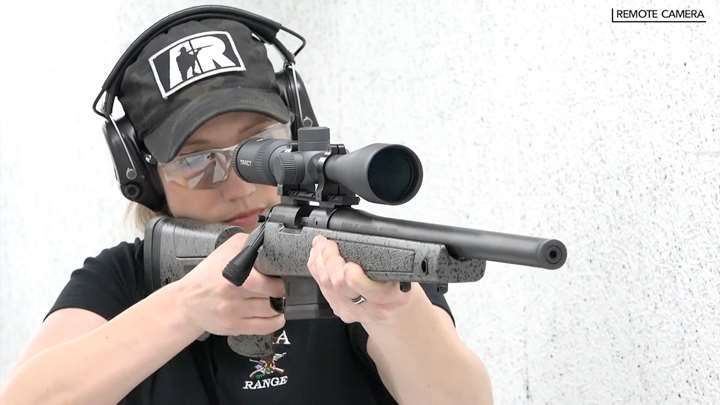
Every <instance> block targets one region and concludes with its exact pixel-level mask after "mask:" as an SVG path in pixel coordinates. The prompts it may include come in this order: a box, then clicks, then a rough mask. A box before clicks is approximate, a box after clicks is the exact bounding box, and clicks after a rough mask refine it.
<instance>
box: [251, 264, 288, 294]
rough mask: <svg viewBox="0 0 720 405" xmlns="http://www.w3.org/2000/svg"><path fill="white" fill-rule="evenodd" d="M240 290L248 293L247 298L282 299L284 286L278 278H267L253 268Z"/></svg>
mask: <svg viewBox="0 0 720 405" xmlns="http://www.w3.org/2000/svg"><path fill="white" fill-rule="evenodd" d="M242 288H243V289H245V290H246V292H249V293H250V294H249V296H258V297H284V296H285V295H286V293H285V284H284V283H283V281H282V279H281V278H279V277H269V276H266V275H264V274H262V273H260V272H259V271H257V270H255V268H253V269H252V270H251V271H250V275H249V276H248V278H247V279H245V282H244V283H243V284H242ZM253 294H254V295H253Z"/></svg>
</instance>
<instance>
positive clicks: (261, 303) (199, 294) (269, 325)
mask: <svg viewBox="0 0 720 405" xmlns="http://www.w3.org/2000/svg"><path fill="white" fill-rule="evenodd" d="M247 236H248V235H246V234H244V233H238V234H235V235H233V236H232V237H231V238H229V239H228V240H227V241H225V243H223V244H222V245H220V246H219V247H218V248H217V249H215V250H214V251H213V252H212V253H211V254H210V255H209V256H208V257H206V258H205V259H204V260H203V261H201V262H200V264H198V265H197V266H195V268H194V269H193V270H192V271H190V272H189V273H188V274H186V275H185V276H184V277H183V278H181V279H180V280H178V281H176V282H175V283H172V284H174V285H175V287H176V288H178V290H179V291H180V302H181V306H182V309H183V311H184V312H185V314H186V315H187V318H188V321H189V322H191V323H192V324H194V325H195V326H197V327H198V328H199V329H202V330H203V331H206V332H210V333H212V334H215V335H221V336H235V335H268V334H271V333H273V332H275V331H277V330H279V329H280V328H282V327H283V325H285V316H284V315H283V314H281V313H279V312H277V311H275V310H274V309H273V308H272V307H271V306H270V297H284V296H285V286H284V284H283V282H282V280H281V279H280V278H276V277H268V276H265V275H263V274H261V273H260V272H258V271H257V270H255V268H253V269H252V270H251V272H250V275H249V276H248V278H247V279H246V280H245V282H244V283H243V284H242V285H241V286H235V285H234V284H232V283H231V282H230V281H228V280H227V279H225V277H223V275H222V272H223V269H224V268H225V266H226V265H227V264H228V262H230V260H232V259H233V258H234V257H235V256H236V255H237V254H238V253H240V251H241V250H242V249H243V247H244V246H245V243H246V240H247ZM172 284H171V285H172Z"/></svg>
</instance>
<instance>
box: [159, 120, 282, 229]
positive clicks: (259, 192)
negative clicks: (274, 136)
mask: <svg viewBox="0 0 720 405" xmlns="http://www.w3.org/2000/svg"><path fill="white" fill-rule="evenodd" d="M273 122H274V121H273V120H272V119H270V118H269V117H267V116H265V115H262V114H257V113H249V112H231V113H225V114H221V115H219V116H217V117H215V118H212V119H211V120H209V121H207V122H206V123H205V124H203V125H202V126H201V127H200V128H198V129H197V130H196V131H195V132H194V133H193V134H192V136H191V137H190V138H188V140H187V141H185V144H184V145H183V147H182V149H180V152H179V153H178V156H182V155H185V154H188V153H192V152H199V151H204V150H208V149H216V148H224V147H228V146H233V145H236V144H238V143H240V142H241V141H242V140H243V139H246V138H248V137H249V136H251V135H253V134H256V133H257V132H258V130H259V129H260V128H263V127H267V126H268V125H269V124H271V123H273ZM176 159H177V158H176ZM159 171H160V178H161V180H162V183H163V188H164V189H165V196H166V198H167V203H168V208H169V209H170V213H171V214H172V215H173V216H175V217H183V218H189V219H195V220H199V221H203V222H208V223H232V224H234V225H237V226H240V227H242V228H243V230H244V231H245V232H250V231H251V230H252V229H253V228H254V227H255V226H256V225H257V215H258V214H262V213H265V214H266V213H267V210H268V209H269V208H270V207H272V206H273V205H275V204H278V203H279V202H280V197H279V196H278V194H277V187H275V186H268V185H260V184H252V183H247V182H245V181H244V180H242V179H241V178H240V177H238V175H237V174H235V171H234V170H232V168H231V169H230V173H229V174H228V178H227V180H225V181H224V182H221V183H219V184H216V185H215V187H214V188H211V189H189V188H187V187H185V186H182V185H180V184H178V183H176V182H174V181H168V180H167V179H166V178H165V176H164V172H163V167H162V166H161V167H160V168H159Z"/></svg>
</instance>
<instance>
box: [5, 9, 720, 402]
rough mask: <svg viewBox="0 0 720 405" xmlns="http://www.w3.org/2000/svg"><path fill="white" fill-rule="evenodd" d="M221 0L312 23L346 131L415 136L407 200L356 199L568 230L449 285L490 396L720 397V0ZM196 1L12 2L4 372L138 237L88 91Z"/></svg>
mask: <svg viewBox="0 0 720 405" xmlns="http://www.w3.org/2000/svg"><path fill="white" fill-rule="evenodd" d="M225 3H226V4H232V5H236V6H238V7H241V8H245V9H248V10H251V11H254V12H257V13H259V14H262V15H266V16H268V17H270V18H273V19H276V20H278V21H280V22H282V23H284V24H285V25H286V26H288V27H291V28H294V29H296V30H297V31H299V32H301V33H303V34H304V35H305V36H306V38H307V39H308V46H307V48H306V50H304V51H303V52H302V53H301V55H300V56H299V58H298V69H299V71H300V72H301V73H302V74H303V78H304V79H305V82H306V84H307V86H308V89H309V91H310V95H311V97H312V100H313V103H314V107H315V111H316V113H317V115H318V118H319V119H320V121H321V123H322V124H323V125H325V126H328V127H330V128H331V131H332V136H333V139H334V141H336V142H341V143H345V144H346V145H347V146H348V147H349V148H350V149H357V148H359V147H361V146H363V145H365V144H368V143H372V142H388V143H402V144H405V145H408V146H410V147H411V148H413V149H414V150H415V151H416V152H417V154H418V155H419V156H420V158H421V159H422V161H423V163H424V167H425V180H424V184H423V187H422V189H421V191H420V192H419V194H418V195H417V196H416V197H415V199H414V200H413V201H411V202H409V203H408V204H406V205H404V206H399V207H382V206H378V205H375V204H369V203H362V204H361V206H360V208H361V209H365V210H368V211H370V212H374V213H377V214H380V215H388V216H395V217H400V218H406V219H413V220H421V221H426V222H435V223H442V224H452V225H461V226H466V227H472V228H479V229H488V230H495V231H500V232H509V233H521V234H529V235H535V236H543V237H554V238H558V239H561V240H562V241H564V242H565V243H566V245H567V246H568V250H569V259H568V261H567V264H566V265H565V266H564V267H563V268H562V269H561V270H558V271H542V270H535V269H530V268H525V267H518V266H510V265H504V264H499V263H489V264H488V270H487V273H486V276H485V278H484V279H483V280H482V281H481V282H479V283H475V284H472V285H453V286H451V287H450V292H449V294H448V300H449V301H450V304H451V306H452V308H453V310H454V313H455V317H456V320H457V328H458V331H459V333H460V334H461V336H462V338H463V339H464V341H465V342H466V343H467V344H468V345H469V346H470V347H471V348H472V349H473V350H474V351H475V352H476V353H477V354H478V355H479V356H480V357H481V358H482V359H483V360H484V362H485V363H486V365H487V366H488V369H489V371H490V374H491V378H492V382H493V385H494V395H495V398H496V402H497V403H498V404H565V403H567V404H575V403H582V404H607V403H618V404H619V403H634V404H655V403H669V404H689V403H692V404H695V403H698V404H700V403H702V404H715V403H720V366H719V365H718V363H719V362H720V338H719V337H718V335H720V249H718V241H720V165H719V163H720V5H718V3H717V2H712V1H694V2H690V3H687V4H685V3H683V4H682V6H679V5H677V4H670V3H671V2H645V3H649V4H645V3H643V5H642V7H643V8H645V7H647V8H656V9H663V8H671V7H676V8H692V9H702V10H703V12H704V15H705V17H706V20H707V23H702V24H613V23H611V21H610V14H611V8H618V7H638V6H637V5H634V4H633V5H628V4H621V3H618V2H602V1H601V2H571V1H542V2H532V3H531V2H520V1H513V2H500V1H475V2H470V1H457V2H437V1H409V0H403V1H358V2H353V1H325V0H313V1H277V2H267V1H237V2H225ZM192 4H199V3H197V2H187V1H177V0H167V1H156V2H152V3H151V2H144V1H138V0H133V1H124V2H113V3H108V2H92V3H90V2H89V3H87V4H84V5H80V4H77V3H73V4H68V3H64V2H48V3H47V4H43V5H42V6H38V5H36V4H30V3H23V4H22V5H17V6H16V7H18V9H17V10H10V14H9V15H29V14H28V13H30V12H31V11H32V15H33V17H32V19H28V18H24V17H23V18H8V19H3V24H2V25H1V26H0V32H1V33H2V38H4V40H3V47H2V48H3V59H2V60H3V63H0V78H2V79H1V80H2V91H1V92H0V107H1V108H0V169H1V170H0V381H3V380H4V377H5V376H6V375H7V373H8V372H9V371H10V368H11V367H12V365H13V363H14V361H15V359H16V358H17V356H18V355H19V353H20V351H21V350H22V348H23V347H24V345H25V344H26V343H27V342H28V340H29V339H30V337H31V336H32V335H33V334H34V333H35V332H36V331H37V329H38V328H39V326H40V323H41V320H42V318H43V316H44V315H45V312H46V311H47V310H48V309H49V307H50V305H51V304H52V302H53V301H54V299H55V298H56V296H57V294H58V293H59V292H60V289H61V288H62V286H63V285H64V284H65V283H66V282H67V279H68V276H69V274H70V272H71V271H72V270H73V269H75V268H77V267H78V266H80V265H81V264H82V260H83V259H84V258H85V257H87V256H94V255H96V254H97V253H98V252H99V251H100V250H101V249H103V248H104V247H108V246H113V245H115V244H116V243H118V242H119V241H120V240H123V239H131V238H133V236H134V231H133V230H132V229H131V227H129V226H128V225H126V224H125V223H124V222H123V212H124V208H125V206H126V203H125V202H124V200H123V199H122V197H121V196H120V194H119V193H118V191H117V188H116V185H115V183H114V179H113V174H112V167H111V164H110V161H109V154H108V152H107V150H106V146H105V144H104V139H103V137H102V134H101V132H100V126H101V120H100V119H99V118H98V117H97V116H95V115H94V114H92V113H91V111H90V104H91V102H92V100H93V98H94V96H95V94H96V92H97V91H98V90H99V87H100V84H101V82H102V80H103V79H104V77H105V76H106V75H107V73H108V72H109V69H110V68H111V66H112V65H113V64H114V63H115V60H116V59H117V57H118V56H119V55H120V54H121V53H122V52H123V50H124V49H125V47H127V46H128V45H129V43H130V42H131V41H132V40H133V39H134V38H135V37H136V36H137V35H138V34H139V33H140V32H141V31H142V30H143V29H144V28H145V27H147V26H149V25H150V24H151V23H152V22H154V21H155V20H157V19H158V18H160V17H162V16H164V15H167V14H169V13H170V12H172V11H175V10H177V9H180V8H183V7H186V6H189V5H192ZM31 7H32V8H33V10H30V8H31ZM4 8H5V7H4ZM3 14H5V12H3ZM447 366H448V367H452V365H451V364H448V365H447Z"/></svg>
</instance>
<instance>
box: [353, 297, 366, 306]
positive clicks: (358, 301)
mask: <svg viewBox="0 0 720 405" xmlns="http://www.w3.org/2000/svg"><path fill="white" fill-rule="evenodd" d="M365 301H367V299H365V297H363V296H362V295H358V296H357V297H355V298H353V299H352V303H353V304H355V305H360V304H362V303H363V302H365Z"/></svg>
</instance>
